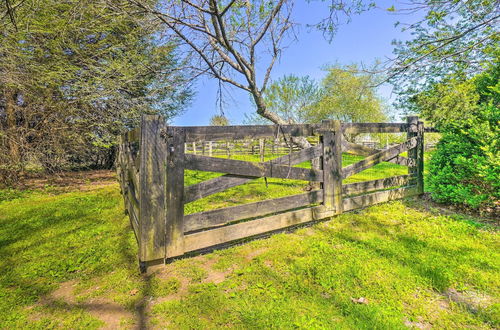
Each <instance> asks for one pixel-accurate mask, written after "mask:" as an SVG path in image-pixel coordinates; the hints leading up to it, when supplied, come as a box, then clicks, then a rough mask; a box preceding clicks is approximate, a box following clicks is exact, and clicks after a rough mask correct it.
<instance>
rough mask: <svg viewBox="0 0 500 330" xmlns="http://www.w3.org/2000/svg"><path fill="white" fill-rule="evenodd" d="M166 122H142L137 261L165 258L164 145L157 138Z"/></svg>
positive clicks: (156, 118)
mask: <svg viewBox="0 0 500 330" xmlns="http://www.w3.org/2000/svg"><path fill="white" fill-rule="evenodd" d="M165 127H166V123H165V121H164V120H163V119H162V118H161V117H160V116H152V115H147V116H143V117H142V119H141V141H140V150H141V151H140V157H141V162H140V169H139V176H140V179H139V180H140V181H139V184H140V189H139V194H140V196H139V204H140V211H139V260H140V261H141V262H142V263H146V262H148V261H152V260H158V259H164V258H165V222H164V221H159V219H165V166H166V164H165V159H166V157H165V156H166V147H167V146H166V143H165V140H164V139H162V138H160V135H161V131H162V130H163V129H165Z"/></svg>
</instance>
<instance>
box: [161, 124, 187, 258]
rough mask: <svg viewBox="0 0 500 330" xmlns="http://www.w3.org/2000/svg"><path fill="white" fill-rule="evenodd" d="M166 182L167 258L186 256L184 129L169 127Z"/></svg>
mask: <svg viewBox="0 0 500 330" xmlns="http://www.w3.org/2000/svg"><path fill="white" fill-rule="evenodd" d="M165 138H166V144H167V152H166V155H165V156H166V157H165V160H166V180H165V215H164V217H163V218H160V219H165V223H166V230H165V236H166V243H165V249H164V250H163V252H164V253H165V257H166V258H171V257H176V256H180V255H182V254H184V154H185V150H184V145H185V140H186V132H185V129H184V128H182V127H168V128H167V130H166V134H165Z"/></svg>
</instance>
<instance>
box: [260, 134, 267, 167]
mask: <svg viewBox="0 0 500 330" xmlns="http://www.w3.org/2000/svg"><path fill="white" fill-rule="evenodd" d="M265 144H266V140H265V139H259V154H260V161H261V162H263V161H264V153H265V150H264V149H265Z"/></svg>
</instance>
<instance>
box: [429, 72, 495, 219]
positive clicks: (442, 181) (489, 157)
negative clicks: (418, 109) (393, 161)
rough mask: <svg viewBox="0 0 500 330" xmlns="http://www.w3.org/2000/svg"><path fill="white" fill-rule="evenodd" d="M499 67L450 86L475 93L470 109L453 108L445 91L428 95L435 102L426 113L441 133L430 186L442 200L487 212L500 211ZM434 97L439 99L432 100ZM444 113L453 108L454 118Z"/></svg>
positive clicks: (449, 88) (431, 172)
mask: <svg viewBox="0 0 500 330" xmlns="http://www.w3.org/2000/svg"><path fill="white" fill-rule="evenodd" d="M499 71H500V70H499V66H498V65H497V66H495V67H494V68H492V69H491V70H489V71H488V72H485V73H483V74H480V75H478V76H476V77H475V78H473V79H471V80H469V81H466V82H461V83H456V84H450V85H448V86H447V87H446V88H447V92H445V93H448V94H450V93H453V94H457V93H459V91H460V89H462V90H468V91H469V92H468V93H474V94H475V95H474V97H471V98H470V99H473V100H475V102H474V104H469V106H468V107H466V108H467V109H466V110H465V108H464V107H460V108H458V109H457V108H455V109H453V107H452V106H450V103H448V102H447V101H446V100H452V99H453V98H452V97H450V96H449V95H443V94H444V93H434V94H433V95H432V96H430V94H428V95H427V96H426V101H427V105H429V104H433V109H432V110H431V111H430V112H428V114H429V113H431V114H432V115H431V116H429V115H428V117H431V120H432V119H434V122H435V123H436V126H437V127H438V128H439V129H440V131H441V133H442V139H441V140H440V142H439V143H438V145H437V150H436V151H435V153H434V154H433V156H432V158H431V160H430V164H429V178H428V184H429V190H430V191H431V194H432V197H433V199H434V200H436V201H438V202H444V203H452V204H461V205H465V206H467V207H469V208H472V209H479V210H480V211H484V210H486V211H488V212H497V213H498V211H499V209H500V152H499V150H500V144H499V140H500V128H499V127H500V126H499V123H500V110H499V107H498V104H499V95H500V94H499V90H500V85H499V82H498V77H499ZM470 87H473V88H470ZM438 89H441V91H443V88H442V86H441V87H440V88H436V89H435V90H434V92H436V91H437V90H438ZM422 98H423V97H422ZM431 98H435V100H439V101H437V102H433V101H429V99H431ZM454 102H457V101H456V100H455V101H454ZM422 103H423V102H422ZM458 104H460V102H458ZM461 105H463V104H461ZM428 109H429V108H428ZM441 109H442V110H441ZM445 111H446V113H448V114H451V112H454V113H453V114H454V116H445V115H443V113H445ZM460 111H461V113H460Z"/></svg>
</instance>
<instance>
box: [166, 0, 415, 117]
mask: <svg viewBox="0 0 500 330" xmlns="http://www.w3.org/2000/svg"><path fill="white" fill-rule="evenodd" d="M393 4H394V2H393V1H379V2H378V3H377V5H378V7H379V8H375V9H372V10H370V11H368V12H365V13H363V14H361V15H357V16H354V17H352V21H351V22H350V23H349V24H345V25H342V26H341V27H340V28H339V31H338V33H337V34H336V36H335V38H334V39H333V40H332V42H330V43H329V42H328V41H327V40H325V38H324V37H323V35H322V34H321V32H319V31H316V30H311V29H308V28H307V27H305V26H304V25H305V24H306V23H311V22H317V21H318V20H319V18H321V17H323V16H324V15H326V14H327V13H325V11H324V5H322V4H320V3H317V4H314V3H313V4H306V3H303V2H298V3H297V4H296V6H295V8H294V13H295V21H297V22H298V23H300V24H302V26H301V28H300V33H299V36H298V40H297V41H296V42H295V43H293V44H292V45H291V46H290V47H288V48H287V49H286V50H285V51H284V52H283V54H282V57H281V60H280V62H279V63H277V64H276V65H275V67H274V70H273V72H272V74H271V77H272V78H273V79H277V78H279V77H281V76H283V75H286V74H295V75H299V76H301V75H309V76H311V77H312V78H315V79H317V80H318V81H320V80H321V79H322V78H323V77H324V75H325V72H324V71H323V70H322V67H324V66H325V65H328V64H334V63H336V62H338V63H340V64H350V63H354V62H358V63H359V62H363V63H366V64H370V63H373V62H374V61H375V60H376V59H377V58H378V59H385V58H386V57H391V56H392V50H393V46H392V45H391V42H392V40H394V39H398V40H405V39H407V38H409V35H408V34H407V33H402V32H401V29H400V28H399V27H395V26H394V24H395V23H396V22H397V21H403V22H412V21H413V20H414V17H413V18H412V17H409V16H401V15H394V14H391V13H390V12H388V11H387V10H386V8H389V7H391V6H392V5H393ZM217 86H218V82H217V81H216V80H215V79H213V78H209V77H203V78H200V79H199V80H198V81H197V82H196V83H195V85H194V91H195V92H196V95H195V97H194V99H193V102H192V104H191V106H190V107H189V108H188V109H187V111H186V112H185V113H184V114H183V115H181V116H179V117H177V118H175V119H174V120H173V124H174V125H181V126H185V125H208V123H209V120H210V117H212V116H213V115H214V114H218V113H219V108H218V107H217V106H216V93H217ZM391 90H392V89H391V86H389V85H384V86H381V87H379V88H378V94H379V95H380V96H381V97H382V98H384V99H386V100H389V101H390V100H391V98H392V94H391ZM229 94H230V97H226V98H225V101H226V104H225V107H224V113H225V115H226V116H227V117H228V118H229V120H230V122H231V124H241V123H242V121H243V120H244V113H250V112H254V111H255V110H254V107H253V106H252V103H251V102H250V97H249V95H248V93H247V92H244V91H241V90H238V89H237V88H230V89H229Z"/></svg>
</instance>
